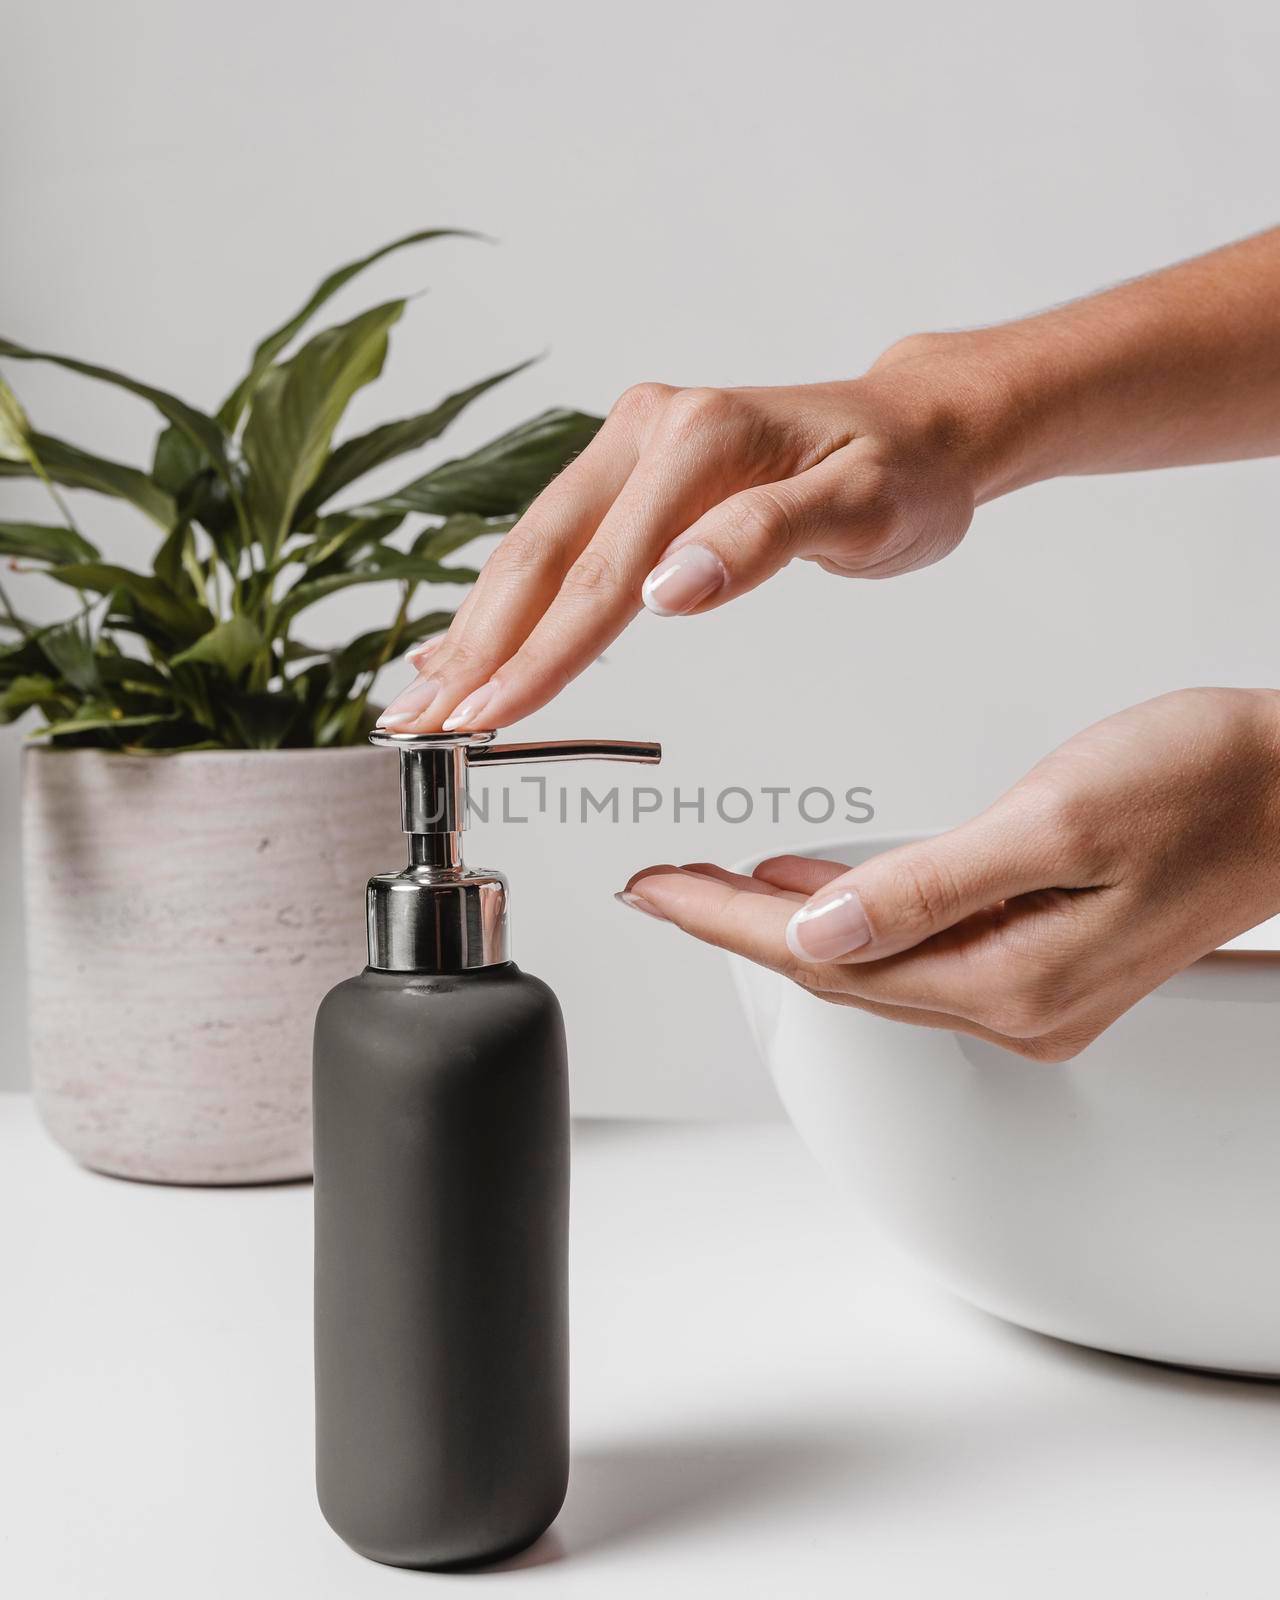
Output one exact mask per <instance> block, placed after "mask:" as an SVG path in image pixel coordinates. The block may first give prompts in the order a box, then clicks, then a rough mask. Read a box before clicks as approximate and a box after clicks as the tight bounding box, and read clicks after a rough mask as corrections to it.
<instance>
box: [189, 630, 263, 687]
mask: <svg viewBox="0 0 1280 1600" xmlns="http://www.w3.org/2000/svg"><path fill="white" fill-rule="evenodd" d="M265 648H266V640H265V639H264V638H263V637H262V634H261V633H260V631H259V630H258V628H257V626H256V625H255V624H254V623H252V622H251V621H250V620H249V618H248V617H231V618H229V619H228V620H227V621H226V622H219V623H218V624H217V625H216V627H213V628H210V629H209V631H208V633H206V634H202V635H201V636H200V638H199V639H197V640H196V642H195V643H194V644H193V645H192V646H191V647H190V648H189V649H187V650H183V651H182V652H181V653H180V654H178V655H176V656H174V657H173V661H172V663H171V664H172V665H173V666H177V665H179V664H180V663H181V662H184V661H202V662H204V663H206V664H207V665H208V666H213V667H220V668H221V669H222V671H223V672H225V673H226V674H227V676H228V677H229V678H231V679H233V680H234V679H236V678H239V677H241V676H242V675H243V674H244V673H245V672H247V671H248V670H249V668H250V667H251V666H252V665H253V662H254V660H255V658H256V657H257V656H258V654H259V652H260V651H262V650H263V649H265Z"/></svg>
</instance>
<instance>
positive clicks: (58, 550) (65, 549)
mask: <svg viewBox="0 0 1280 1600" xmlns="http://www.w3.org/2000/svg"><path fill="white" fill-rule="evenodd" d="M97 554H98V552H97V550H96V549H95V548H94V546H93V545H91V544H90V543H89V541H88V540H87V539H82V538H81V537H80V535H79V534H78V533H73V532H72V531H71V529H70V528H64V527H61V526H59V525H57V524H51V523H47V522H0V556H17V557H18V558H19V559H20V560H24V561H92V560H93V559H94V558H95V557H96V556H97Z"/></svg>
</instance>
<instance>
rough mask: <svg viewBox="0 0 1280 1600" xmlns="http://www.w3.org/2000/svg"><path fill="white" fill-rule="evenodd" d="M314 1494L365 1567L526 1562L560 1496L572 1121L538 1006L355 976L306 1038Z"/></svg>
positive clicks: (541, 993) (500, 985)
mask: <svg viewBox="0 0 1280 1600" xmlns="http://www.w3.org/2000/svg"><path fill="white" fill-rule="evenodd" d="M315 1175H316V1187H315V1226H316V1238H315V1274H316V1277H315V1282H316V1291H315V1292H316V1307H315V1310H316V1336H315V1337H316V1480H317V1488H318V1492H319V1499H320V1506H321V1509H322V1510H323V1512H324V1515H325V1517H326V1519H327V1520H328V1522H329V1523H330V1525H331V1526H332V1527H333V1529H334V1530H335V1532H337V1533H338V1534H340V1535H341V1537H342V1538H343V1539H345V1540H346V1541H347V1543H348V1544H350V1545H352V1546H354V1548H355V1549H357V1550H359V1551H360V1552H361V1553H362V1554H364V1555H367V1556H371V1557H372V1558H373V1559H374V1560H377V1561H384V1562H389V1563H391V1564H393V1565H396V1566H407V1567H439V1566H450V1565H457V1564H461V1563H466V1562H473V1561H482V1560H486V1559H495V1558H497V1557H498V1556H500V1555H502V1554H505V1553H510V1552H512V1551H514V1550H517V1549H519V1548H521V1547H522V1546H524V1545H526V1544H528V1543H530V1542H531V1541H532V1540H533V1539H535V1538H537V1536H538V1535H539V1534H540V1533H541V1532H542V1531H543V1530H544V1529H545V1528H546V1527H548V1526H549V1525H550V1523H551V1522H552V1520H553V1519H554V1517H555V1515H556V1513H557V1511H558V1510H559V1509H560V1505H561V1502H562V1501H563V1499H564V1493H565V1488H566V1485H567V1482H568V1471H569V1439H568V1304H567V1297H568V1296H567V1290H568V1260H567V1258H568V1202H569V1123H568V1088H567V1076H566V1068H565V1047H564V1028H563V1023H562V1020H561V1016H560V1007H559V1005H558V1003H557V1002H556V999H555V996H554V995H553V994H552V992H551V990H550V989H548V988H547V986H546V985H545V984H543V983H541V982H539V980H538V979H536V978H533V977H530V976H529V975H527V974H526V973H523V972H521V971H520V970H519V968H518V967H516V966H515V965H514V964H513V963H510V962H506V963H503V964H502V965H499V966H493V967H485V968H481V969H479V970H476V971H473V972H463V973H457V974H450V975H447V976H432V975H427V974H421V973H411V972H381V971H375V970H373V969H366V970H365V971H364V972H363V973H362V974H361V975H360V976H359V977H356V978H351V979H348V980H347V981H346V982H345V983H341V984H339V985H338V986H337V987H336V988H335V989H333V990H331V991H330V992H329V994H328V995H327V996H326V997H325V1000H324V1001H323V1003H322V1005H321V1007H320V1011H319V1014H318V1016H317V1018H316V1033H315Z"/></svg>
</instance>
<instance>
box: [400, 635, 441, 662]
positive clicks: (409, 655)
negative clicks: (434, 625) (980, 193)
mask: <svg viewBox="0 0 1280 1600" xmlns="http://www.w3.org/2000/svg"><path fill="white" fill-rule="evenodd" d="M443 642H444V636H443V635H441V637H440V638H439V639H426V640H424V641H423V643H421V644H413V645H410V646H409V648H408V649H407V650H406V651H405V653H404V658H405V660H406V661H407V662H408V663H409V665H410V666H411V667H420V666H421V665H422V663H423V662H424V661H425V660H426V659H427V657H428V656H429V655H430V654H431V652H432V651H433V650H438V649H439V648H440V646H441V644H442V643H443Z"/></svg>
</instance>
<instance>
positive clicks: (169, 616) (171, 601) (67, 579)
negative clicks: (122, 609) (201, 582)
mask: <svg viewBox="0 0 1280 1600" xmlns="http://www.w3.org/2000/svg"><path fill="white" fill-rule="evenodd" d="M49 576H50V577H51V578H56V579H57V580H58V582H59V583H65V584H69V585H70V586H71V587H72V588H73V589H88V590H90V591H91V592H92V593H94V594H111V593H112V592H113V590H117V589H120V590H123V591H124V593H125V594H126V595H128V596H129V598H130V599H131V600H133V601H135V602H136V603H137V605H138V606H139V607H140V608H141V610H142V611H144V612H145V613H147V615H148V616H151V617H154V618H155V620H156V621H157V622H159V623H161V624H162V625H163V626H164V627H165V628H167V629H168V630H169V631H170V632H171V633H173V634H175V635H177V636H178V637H179V638H184V637H190V638H195V637H198V636H199V635H200V634H202V633H204V632H205V631H206V630H207V629H209V628H210V627H212V625H213V618H212V616H211V615H210V614H209V612H208V611H207V610H206V609H205V607H204V606H200V605H196V604H194V603H193V602H191V601H189V600H183V599H182V598H181V597H180V596H179V595H176V594H174V592H173V591H172V589H170V588H169V587H168V586H167V585H166V584H164V583H162V582H161V581H160V579H159V578H150V577H147V576H146V575H145V574H143V573H141V572H133V571H132V570H131V569H130V568H128V567H118V566H115V565H113V564H112V563H110V562H107V561H82V562H72V563H68V564H67V565H65V566H61V567H51V568H50V569H49Z"/></svg>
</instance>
